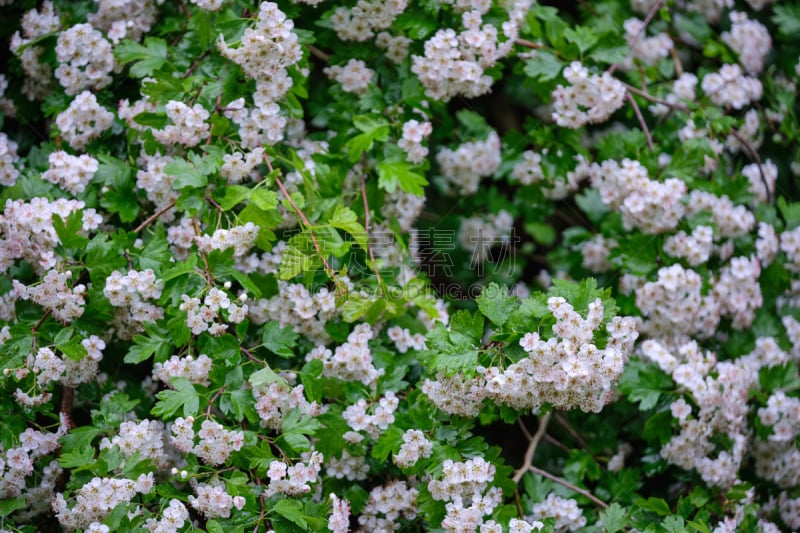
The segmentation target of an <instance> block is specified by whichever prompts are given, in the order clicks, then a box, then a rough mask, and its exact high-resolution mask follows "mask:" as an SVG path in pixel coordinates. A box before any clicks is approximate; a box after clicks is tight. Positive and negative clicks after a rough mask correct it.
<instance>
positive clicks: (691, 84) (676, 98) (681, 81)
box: [649, 72, 697, 116]
mask: <svg viewBox="0 0 800 533" xmlns="http://www.w3.org/2000/svg"><path fill="white" fill-rule="evenodd" d="M696 89H697V76H696V75H694V74H693V73H691V72H684V73H683V74H681V75H680V76H678V77H677V78H676V79H675V81H673V82H672V92H670V93H669V94H668V95H667V96H666V98H664V100H666V101H667V102H668V103H670V104H677V103H680V102H692V101H694V99H695V97H696V94H695V92H696ZM649 109H650V111H651V112H652V113H653V114H655V115H658V116H664V115H666V114H667V113H668V112H669V109H670V108H669V106H666V105H664V104H651V105H650V106H649Z"/></svg>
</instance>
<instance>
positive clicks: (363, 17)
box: [330, 0, 408, 41]
mask: <svg viewBox="0 0 800 533" xmlns="http://www.w3.org/2000/svg"><path fill="white" fill-rule="evenodd" d="M406 7H408V0H388V1H382V0H358V2H357V3H356V5H355V6H353V7H352V8H347V7H337V8H336V10H335V11H334V12H333V15H331V18H330V22H331V26H333V29H334V30H335V31H336V34H337V35H338V37H339V39H342V40H343V41H366V40H368V39H370V38H372V37H373V36H374V35H375V32H376V31H380V30H385V29H387V28H388V27H389V26H391V25H392V22H394V19H396V18H397V17H398V16H399V15H400V14H401V13H402V12H403V11H405V9H406Z"/></svg>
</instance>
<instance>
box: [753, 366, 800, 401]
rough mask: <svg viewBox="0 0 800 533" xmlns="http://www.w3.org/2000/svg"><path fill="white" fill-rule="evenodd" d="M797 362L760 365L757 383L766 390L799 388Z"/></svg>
mask: <svg viewBox="0 0 800 533" xmlns="http://www.w3.org/2000/svg"><path fill="white" fill-rule="evenodd" d="M798 372H799V371H798V369H797V364H796V363H795V362H794V361H789V362H788V363H785V364H783V365H775V366H767V367H762V368H761V369H760V370H759V371H758V383H759V385H761V388H762V389H763V390H764V391H767V392H770V393H772V392H775V391H778V390H782V391H784V392H791V391H795V390H798V389H800V374H798Z"/></svg>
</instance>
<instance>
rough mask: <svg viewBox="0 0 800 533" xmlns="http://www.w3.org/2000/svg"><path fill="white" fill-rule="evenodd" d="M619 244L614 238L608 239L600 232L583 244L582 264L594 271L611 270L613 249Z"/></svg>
mask: <svg viewBox="0 0 800 533" xmlns="http://www.w3.org/2000/svg"><path fill="white" fill-rule="evenodd" d="M618 244H619V243H617V241H615V240H614V239H607V238H605V237H603V236H602V235H600V234H597V235H595V236H593V237H592V238H591V239H589V240H587V241H584V242H583V243H582V245H581V257H582V258H583V259H582V261H581V264H582V265H583V266H584V268H587V269H588V270H590V271H592V272H606V271H608V270H611V267H612V265H611V262H610V257H611V250H613V249H614V248H616V247H617V245H618Z"/></svg>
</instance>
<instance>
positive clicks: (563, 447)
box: [544, 433, 570, 453]
mask: <svg viewBox="0 0 800 533" xmlns="http://www.w3.org/2000/svg"><path fill="white" fill-rule="evenodd" d="M544 440H546V441H547V442H549V443H550V444H552V445H553V446H555V447H556V448H558V449H559V450H561V451H562V452H567V453H569V452H570V448H569V446H567V445H566V444H564V443H563V442H561V441H560V440H558V439H557V438H555V437H554V436H552V435H550V434H549V433H548V434H547V435H545V436H544Z"/></svg>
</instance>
